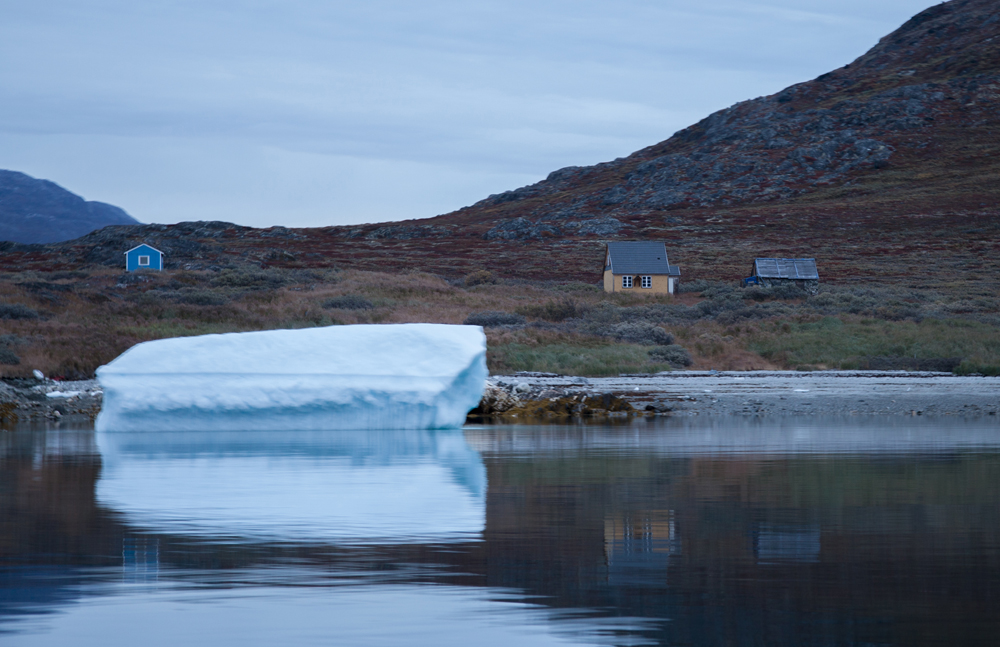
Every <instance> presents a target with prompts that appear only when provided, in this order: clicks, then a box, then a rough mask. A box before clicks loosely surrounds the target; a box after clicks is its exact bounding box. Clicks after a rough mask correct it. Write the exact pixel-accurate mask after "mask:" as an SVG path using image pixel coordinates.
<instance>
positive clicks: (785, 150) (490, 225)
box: [0, 0, 1000, 295]
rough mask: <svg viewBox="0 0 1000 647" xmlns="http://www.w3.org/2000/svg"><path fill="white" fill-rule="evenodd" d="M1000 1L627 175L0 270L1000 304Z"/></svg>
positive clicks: (87, 242)
mask: <svg viewBox="0 0 1000 647" xmlns="http://www.w3.org/2000/svg"><path fill="white" fill-rule="evenodd" d="M998 178H1000V3H997V1H996V0H952V1H951V2H947V3H944V4H941V5H937V6H935V7H932V8H931V9H928V10H927V11H924V12H922V13H920V14H919V15H917V16H915V17H914V18H912V19H911V20H909V21H908V22H907V23H906V24H904V25H903V26H902V27H900V28H899V29H898V30H896V31H895V32H893V33H892V34H890V35H888V36H886V37H885V38H883V39H882V40H881V41H880V42H879V43H878V44H877V45H875V47H873V48H872V49H871V50H870V51H869V52H868V53H866V54H864V55H863V56H861V57H860V58H858V59H857V60H856V61H854V62H852V63H851V64H849V65H847V66H845V67H843V68H841V69H838V70H835V71H833V72H830V73H828V74H824V75H822V76H820V77H819V78H817V79H814V80H812V81H808V82H805V83H801V84H798V85H795V86H792V87H790V88H787V89H786V90H783V91H782V92H779V93H777V94H775V95H773V96H768V97H762V98H758V99H753V100H750V101H745V102H742V103H739V104H737V105H735V106H732V107H730V108H727V109H725V110H722V111H719V112H717V113H715V114H713V115H710V116H709V117H707V118H706V119H704V120H702V121H701V122H699V123H697V124H695V125H693V126H691V127H689V128H686V129H684V130H682V131H680V132H678V133H676V134H675V135H674V136H673V137H671V138H669V139H667V140H666V141H663V142H661V143H659V144H656V145H654V146H650V147H648V148H645V149H643V150H641V151H638V152H636V153H634V154H632V155H630V156H628V157H627V158H623V159H618V160H614V161H611V162H607V163H604V164H597V165H595V166H590V167H571V168H566V169H561V170H558V171H555V172H554V173H552V174H551V175H550V176H549V177H548V178H547V179H546V180H544V181H542V182H539V183H537V184H534V185H531V186H527V187H523V188H520V189H517V190H514V191H509V192H506V193H502V194H500V195H494V196H490V197H488V198H486V199H485V200H482V201H481V202H479V203H477V204H475V205H472V206H470V207H467V208H464V209H461V210H459V211H456V212H454V213H450V214H446V215H443V216H439V217H437V218H431V219H427V220H423V221H408V222H401V223H381V224H371V225H362V226H355V227H326V228H319V229H295V230H292V229H284V228H280V227H275V228H271V229H251V228H248V227H239V226H236V225H230V224H227V223H182V224H179V225H170V226H165V225H142V226H131V227H126V226H119V227H108V228H105V229H102V230H100V231H97V232H93V233H91V234H88V235H86V236H83V237H82V238H79V239H76V240H73V241H68V242H63V243H57V244H53V245H46V246H33V245H16V244H12V243H6V244H0V271H8V272H20V271H23V270H25V269H35V270H39V271H67V270H73V269H75V268H76V267H79V266H81V265H93V264H98V265H105V266H111V267H114V266H120V265H121V263H122V256H121V253H122V252H123V251H125V250H126V249H128V248H129V247H131V246H133V245H135V244H137V243H139V242H148V243H150V244H152V245H154V246H155V247H157V248H159V249H161V250H163V251H165V252H166V254H167V256H166V264H167V265H166V266H167V268H168V269H191V270H213V268H215V269H218V268H226V267H230V266H234V265H241V264H243V265H245V264H251V265H255V266H259V267H285V268H317V267H337V268H353V269H371V270H378V271H395V272H398V271H408V270H420V271H425V272H431V273H435V274H439V275H442V276H446V277H449V278H460V277H462V276H464V275H465V274H468V273H470V272H473V271H476V270H480V269H487V270H490V271H492V272H493V273H494V274H496V275H498V276H502V277H510V278H533V279H556V280H563V281H564V280H577V281H583V282H587V283H596V282H597V281H599V280H600V277H601V270H602V267H603V257H604V247H603V243H604V242H606V241H607V240H613V239H655V240H663V241H665V242H666V243H667V245H668V250H669V253H670V260H671V262H672V263H673V264H677V265H680V267H681V270H682V273H683V280H684V281H691V280H697V279H708V280H734V279H737V278H739V277H741V276H745V275H746V274H747V272H748V271H749V269H750V265H751V263H752V259H753V258H754V257H755V256H792V257H803V256H805V257H815V258H816V259H817V262H818V265H819V270H820V276H821V280H822V281H823V282H832V283H850V284H857V283H878V284H888V283H891V284H897V285H900V284H901V285H906V286H913V287H934V288H938V289H942V290H957V289H961V290H963V291H964V290H969V291H971V293H975V292H976V291H977V290H978V291H981V292H982V294H984V295H991V294H994V293H996V291H997V290H1000V181H998Z"/></svg>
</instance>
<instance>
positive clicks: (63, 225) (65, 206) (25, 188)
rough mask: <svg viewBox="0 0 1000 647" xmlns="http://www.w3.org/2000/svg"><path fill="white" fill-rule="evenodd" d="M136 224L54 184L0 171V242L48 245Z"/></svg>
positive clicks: (113, 209)
mask: <svg viewBox="0 0 1000 647" xmlns="http://www.w3.org/2000/svg"><path fill="white" fill-rule="evenodd" d="M138 222H139V221H138V220H136V219H135V218H133V217H132V216H130V215H128V214H127V213H125V211H124V210H122V209H119V208H118V207H115V206H113V205H110V204H105V203H103V202H88V201H86V200H84V199H83V198H81V197H80V196H78V195H76V194H74V193H70V192H69V191H67V190H66V189H64V188H62V187H61V186H59V185H58V184H55V183H54V182H49V181H48V180H38V179H35V178H33V177H31V176H30V175H25V174H24V173H18V172H17V171H3V170H0V240H6V241H13V242H18V243H52V242H58V241H62V240H72V239H73V238H78V237H80V236H83V235H84V234H87V233H89V232H91V231H94V230H95V229H100V228H101V227H106V226H107V225H134V224H138Z"/></svg>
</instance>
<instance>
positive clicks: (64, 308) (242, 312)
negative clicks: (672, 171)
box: [0, 265, 1000, 377]
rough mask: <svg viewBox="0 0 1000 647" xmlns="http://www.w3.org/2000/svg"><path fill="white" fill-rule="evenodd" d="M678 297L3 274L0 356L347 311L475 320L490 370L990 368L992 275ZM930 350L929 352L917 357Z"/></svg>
mask: <svg viewBox="0 0 1000 647" xmlns="http://www.w3.org/2000/svg"><path fill="white" fill-rule="evenodd" d="M684 287H685V292H684V293H683V294H680V295H678V296H676V297H668V296H654V295H642V294H641V293H637V294H622V293H616V294H610V295H609V294H605V293H604V292H603V291H602V290H600V289H599V288H598V287H597V286H594V285H587V284H582V283H573V282H569V283H547V282H530V281H517V280H498V279H497V278H495V277H494V276H493V275H491V274H490V273H489V272H485V271H481V272H475V273H473V274H470V275H469V276H467V277H465V278H460V279H451V280H447V279H445V278H442V277H438V276H433V275H430V274H425V273H420V272H412V273H403V274H389V273H380V272H362V271H352V270H345V271H336V270H283V269H261V268H259V267H253V266H238V265H237V266H233V267H229V268H225V269H222V270H219V271H197V272H195V271H169V272H163V273H154V274H122V273H121V272H118V271H112V270H108V269H104V268H91V269H82V270H79V271H71V272H65V271H64V272H52V273H44V272H22V273H18V274H7V275H0V369H2V372H3V375H4V376H7V377H13V376H25V375H29V374H30V373H31V370H32V369H39V370H42V371H43V372H45V373H46V374H49V375H56V376H65V377H89V376H91V375H93V372H94V370H95V369H96V368H97V367H98V366H100V365H102V364H105V363H107V362H109V361H111V360H112V359H114V358H115V357H116V356H117V355H119V354H120V353H122V352H124V351H125V350H127V349H128V348H129V347H131V346H132V345H134V344H136V343H138V342H141V341H145V340H150V339H160V338H164V337H173V336H180V335H198V334H206V333H219V332H230V331H249V330H267V329H275V328H301V327H309V326H323V325H335V324H352V323H404V322H418V321H428V322H440V323H452V324H459V323H463V322H466V321H469V322H470V323H471V322H476V323H480V324H482V325H484V326H485V327H486V330H487V335H488V337H489V348H490V350H489V355H488V361H489V365H490V369H491V370H492V371H493V372H497V373H508V372H514V371H522V370H524V371H544V372H555V373H567V374H569V373H572V374H581V375H593V376H601V375H617V374H619V373H642V372H656V371H661V370H668V369H671V368H674V369H679V368H686V367H690V368H699V369H708V368H714V369H719V370H745V369H773V368H799V367H803V368H817V369H822V368H878V367H882V368H885V367H892V366H898V367H900V368H918V367H920V366H923V365H925V364H926V362H930V364H926V365H928V366H930V365H935V366H936V365H937V364H935V363H934V362H938V361H939V360H941V361H944V360H947V362H950V364H949V366H953V367H955V370H957V371H964V372H991V371H995V370H996V371H1000V369H997V367H1000V315H998V313H1000V300H998V298H997V297H996V296H994V295H995V294H997V292H996V291H995V290H992V289H985V288H976V290H979V291H978V292H977V291H975V290H972V289H971V288H967V287H965V286H962V285H956V286H953V288H952V289H949V290H946V291H941V290H940V288H939V289H938V290H936V291H930V290H916V289H901V288H898V287H893V288H880V287H878V286H871V285H869V286H850V287H839V286H823V287H822V289H821V291H820V293H819V294H817V295H807V294H805V293H803V292H800V291H798V290H797V289H794V288H774V289H760V288H754V289H747V290H741V289H737V288H735V287H733V286H731V285H725V284H719V283H693V284H686V285H685V286H684ZM921 362H924V363H925V364H921Z"/></svg>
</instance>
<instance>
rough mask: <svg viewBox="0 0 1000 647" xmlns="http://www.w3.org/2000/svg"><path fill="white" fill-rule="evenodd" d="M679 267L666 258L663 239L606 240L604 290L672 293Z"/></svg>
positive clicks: (678, 274) (678, 279)
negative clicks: (653, 240)
mask: <svg viewBox="0 0 1000 647" xmlns="http://www.w3.org/2000/svg"><path fill="white" fill-rule="evenodd" d="M680 278H681V268H679V267H677V266H676V265H671V264H670V261H669V260H668V259H667V246H666V245H665V244H663V243H662V242H659V243H658V242H652V241H621V242H614V243H608V249H607V253H606V254H605V256H604V291H605V292H645V293H650V294H673V293H674V292H675V291H676V290H677V285H678V283H679V282H680Z"/></svg>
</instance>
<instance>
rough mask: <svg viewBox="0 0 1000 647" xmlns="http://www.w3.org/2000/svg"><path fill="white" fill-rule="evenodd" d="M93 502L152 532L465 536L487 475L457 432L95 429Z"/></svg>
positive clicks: (481, 514)
mask: <svg viewBox="0 0 1000 647" xmlns="http://www.w3.org/2000/svg"><path fill="white" fill-rule="evenodd" d="M98 443H99V445H100V448H101V454H102V456H103V458H104V470H103V473H102V477H101V480H100V481H99V482H98V484H97V501H98V503H99V504H101V505H104V506H106V507H108V508H110V509H113V510H116V511H118V512H120V513H123V514H124V515H125V517H126V519H127V521H128V523H129V524H131V525H134V526H139V527H143V528H145V529H146V530H154V531H156V532H167V533H179V534H187V535H210V536H217V537H233V538H242V539H246V538H259V539H271V540H312V541H344V540H350V539H354V540H368V541H372V540H380V541H384V542H390V541H393V542H400V541H406V542H418V541H458V540H463V541H469V540H472V539H476V538H478V537H479V534H480V533H481V532H482V530H483V527H484V525H485V516H486V509H485V508H486V502H485V498H486V471H485V469H484V467H483V463H482V459H481V458H480V456H479V454H478V453H476V452H474V451H472V449H470V448H469V446H468V444H467V443H466V442H465V439H464V438H463V436H462V432H461V431H460V430H451V431H412V432H406V431H383V432H375V433H364V432H362V433H359V432H356V431H352V432H344V431H336V432H281V433H268V432H259V431H257V432H246V433H238V432H214V433H213V432H181V433H173V434H162V433H156V434H152V433H100V434H98Z"/></svg>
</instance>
